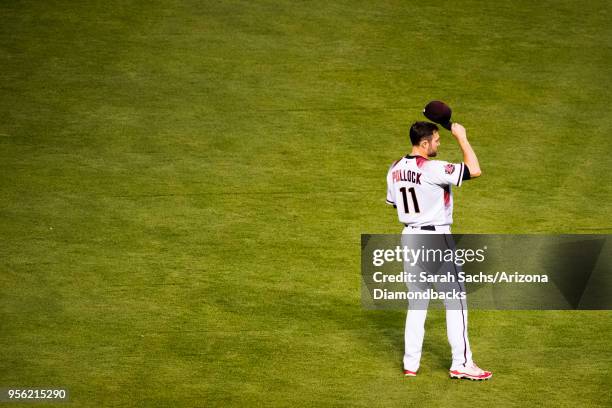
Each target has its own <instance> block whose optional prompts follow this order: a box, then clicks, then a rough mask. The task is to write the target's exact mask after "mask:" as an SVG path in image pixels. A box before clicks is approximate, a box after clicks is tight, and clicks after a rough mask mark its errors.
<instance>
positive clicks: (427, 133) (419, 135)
mask: <svg viewBox="0 0 612 408" xmlns="http://www.w3.org/2000/svg"><path fill="white" fill-rule="evenodd" d="M437 131H438V126H436V124H435V123H431V122H414V123H413V124H412V126H410V142H412V145H413V146H418V145H419V143H421V140H423V139H431V137H432V136H433V134H434V132H437Z"/></svg>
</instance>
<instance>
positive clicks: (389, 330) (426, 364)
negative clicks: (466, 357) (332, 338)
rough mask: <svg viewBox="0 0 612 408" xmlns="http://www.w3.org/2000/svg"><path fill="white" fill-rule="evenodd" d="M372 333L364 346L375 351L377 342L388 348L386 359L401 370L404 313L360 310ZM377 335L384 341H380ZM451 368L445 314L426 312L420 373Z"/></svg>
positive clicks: (439, 310) (432, 311)
mask: <svg viewBox="0 0 612 408" xmlns="http://www.w3.org/2000/svg"><path fill="white" fill-rule="evenodd" d="M364 316H365V317H366V318H367V319H368V320H369V323H370V325H371V326H372V327H373V328H374V331H375V333H370V334H369V335H368V339H367V341H368V343H370V344H372V345H373V346H374V348H377V349H378V350H379V351H380V349H381V347H380V343H384V344H386V345H387V347H390V348H391V351H390V352H389V358H391V359H395V360H396V361H397V362H398V367H399V368H398V370H399V369H401V368H402V367H401V365H402V359H403V356H404V326H405V323H406V311H399V310H390V311H384V310H382V311H364ZM381 336H382V337H383V338H384V339H382V340H381ZM377 343H378V344H377ZM450 365H451V350H450V345H449V344H448V339H447V335H446V314H445V311H444V309H433V310H429V311H428V313H427V320H426V321H425V339H424V341H423V356H422V358H421V370H423V369H425V370H428V369H431V370H435V371H437V370H443V371H445V370H448V369H449V367H450Z"/></svg>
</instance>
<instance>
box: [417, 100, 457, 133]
mask: <svg viewBox="0 0 612 408" xmlns="http://www.w3.org/2000/svg"><path fill="white" fill-rule="evenodd" d="M452 113H453V111H452V110H451V108H450V107H449V106H448V105H447V104H445V103H444V102H442V101H431V102H429V103H428V104H427V105H426V106H425V109H423V115H425V117H426V118H427V119H429V120H431V121H432V122H434V123H437V124H438V125H440V126H442V127H443V128H445V129H448V130H450V129H451V125H452V122H451V115H452Z"/></svg>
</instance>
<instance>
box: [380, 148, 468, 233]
mask: <svg viewBox="0 0 612 408" xmlns="http://www.w3.org/2000/svg"><path fill="white" fill-rule="evenodd" d="M464 173H465V175H464ZM464 179H469V170H468V169H467V168H466V166H465V164H464V163H448V162H445V161H440V160H428V159H426V158H424V157H421V156H410V155H408V156H406V157H402V158H401V159H400V160H398V161H396V162H395V163H393V165H392V166H391V168H390V169H389V172H388V173H387V204H390V205H393V206H395V207H396V208H397V215H398V217H399V220H400V222H401V223H403V224H406V225H408V226H412V227H422V226H429V225H435V226H442V225H450V224H452V223H453V193H452V191H451V185H455V186H460V185H461V183H462V181H463V180H464Z"/></svg>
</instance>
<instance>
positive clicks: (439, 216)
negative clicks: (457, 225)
mask: <svg viewBox="0 0 612 408" xmlns="http://www.w3.org/2000/svg"><path fill="white" fill-rule="evenodd" d="M451 133H452V135H453V136H454V137H455V139H456V140H457V142H458V143H459V147H460V148H461V150H462V152H463V162H462V163H448V162H445V161H439V160H430V158H432V157H436V155H437V153H438V147H439V146H440V135H439V133H438V127H437V126H436V125H435V124H433V123H430V122H415V123H414V124H413V125H412V126H411V127H410V141H411V143H412V152H411V153H410V154H409V155H407V156H405V157H402V158H401V159H399V160H397V161H396V162H395V163H393V165H392V166H391V168H390V169H389V172H388V174H387V203H388V204H390V205H393V206H394V207H395V208H396V209H397V215H398V217H399V221H400V222H401V223H402V224H404V226H405V227H404V229H403V231H402V243H403V245H414V244H415V243H417V242H422V241H419V240H423V239H429V240H431V239H437V240H438V242H441V245H442V246H446V248H452V249H454V243H453V242H452V236H451V235H450V233H451V231H450V226H451V224H452V222H453V195H452V191H451V186H452V185H454V186H457V187H459V186H461V184H462V183H463V182H464V181H466V180H470V179H473V178H476V177H478V176H480V174H481V171H480V166H479V164H478V158H477V157H476V154H475V153H474V150H473V149H472V147H471V146H470V143H469V142H468V139H467V133H466V130H465V128H464V127H463V126H461V125H460V124H458V123H453V124H452V127H451ZM424 234H438V235H435V236H434V235H427V236H426V235H424ZM405 267H406V269H409V268H415V267H416V268H419V267H421V265H416V266H410V265H405ZM442 267H443V268H448V270H449V271H450V273H455V274H457V273H458V267H457V266H456V265H455V264H454V263H450V264H444V265H443V266H442ZM451 284H454V285H455V289H460V290H462V291H463V293H465V288H464V287H463V284H462V283H457V282H455V283H446V284H436V290H438V291H446V290H448V289H450V288H449V285H451ZM428 285H431V284H430V283H410V284H409V291H410V292H424V291H426V290H427V289H428ZM414 298H418V297H414ZM410 299H411V300H409V304H408V313H407V315H406V329H405V336H404V341H405V351H404V359H403V365H404V375H406V376H416V373H417V371H418V369H419V364H420V359H421V350H422V345H423V336H424V333H425V329H424V327H425V318H426V316H427V307H428V302H429V301H428V300H427V299H422V298H420V299H419V300H412V299H413V297H410ZM444 304H445V307H446V324H447V334H448V341H449V343H450V346H451V351H452V363H451V367H450V371H449V374H450V377H451V378H466V379H471V380H487V379H489V378H491V377H492V375H493V374H492V373H491V372H490V371H484V370H482V369H480V368H479V367H478V366H477V365H476V363H474V361H473V360H472V352H471V350H470V342H469V340H468V333H467V304H466V300H465V299H461V298H459V299H449V300H445V301H444Z"/></svg>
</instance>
